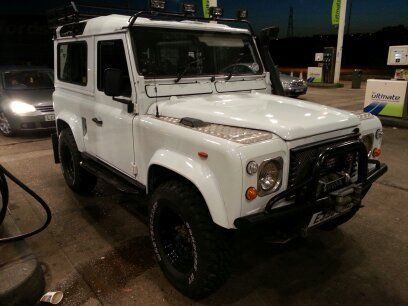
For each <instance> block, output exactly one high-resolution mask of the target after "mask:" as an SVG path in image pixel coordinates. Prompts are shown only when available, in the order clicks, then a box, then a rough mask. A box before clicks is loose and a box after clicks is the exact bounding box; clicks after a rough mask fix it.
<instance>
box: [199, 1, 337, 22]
mask: <svg viewBox="0 0 408 306" xmlns="http://www.w3.org/2000/svg"><path fill="white" fill-rule="evenodd" d="M203 1H204V0H203ZM340 7H341V0H333V6H332V13H331V20H332V25H339V21H340Z"/></svg>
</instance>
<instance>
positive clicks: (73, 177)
mask: <svg viewBox="0 0 408 306" xmlns="http://www.w3.org/2000/svg"><path fill="white" fill-rule="evenodd" d="M58 154H59V159H60V161H61V169H62V174H63V175H64V179H65V182H66V183H67V185H68V186H69V188H71V189H72V190H73V191H74V192H76V193H78V194H80V195H87V194H90V193H91V192H92V191H93V189H94V188H95V186H96V183H97V178H96V176H94V175H93V174H91V173H89V172H87V171H86V170H85V169H84V168H82V167H81V165H80V162H81V153H80V152H79V151H78V147H77V145H76V142H75V138H74V135H73V134H72V132H71V130H70V129H68V128H67V129H64V130H62V131H61V133H60V135H59V141H58Z"/></svg>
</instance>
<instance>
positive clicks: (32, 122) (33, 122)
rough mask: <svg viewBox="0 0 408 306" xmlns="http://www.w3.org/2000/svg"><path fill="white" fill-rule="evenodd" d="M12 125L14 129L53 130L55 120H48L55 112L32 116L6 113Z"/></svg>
mask: <svg viewBox="0 0 408 306" xmlns="http://www.w3.org/2000/svg"><path fill="white" fill-rule="evenodd" d="M6 115H7V119H8V120H9V123H10V126H11V128H12V129H13V130H14V131H35V130H53V129H55V120H54V121H46V120H45V118H46V116H48V115H54V113H45V114H38V115H30V116H18V115H14V114H6Z"/></svg>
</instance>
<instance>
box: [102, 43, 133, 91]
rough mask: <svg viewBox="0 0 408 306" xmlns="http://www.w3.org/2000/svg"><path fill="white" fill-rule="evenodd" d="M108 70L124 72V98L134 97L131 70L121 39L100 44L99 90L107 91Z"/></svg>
mask: <svg viewBox="0 0 408 306" xmlns="http://www.w3.org/2000/svg"><path fill="white" fill-rule="evenodd" d="M108 68H115V69H120V70H121V71H122V86H121V88H122V89H123V94H122V95H123V96H125V97H130V96H131V95H132V87H131V85H130V77H129V70H128V66H127V62H126V55H125V48H124V46H123V41H122V40H121V39H115V40H104V41H99V42H98V80H97V87H98V90H100V91H104V89H105V79H104V74H105V70H106V69H108Z"/></svg>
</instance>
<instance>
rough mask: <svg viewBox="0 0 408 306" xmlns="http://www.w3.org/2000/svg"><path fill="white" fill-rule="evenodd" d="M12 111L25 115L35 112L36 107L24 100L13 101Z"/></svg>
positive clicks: (11, 104)
mask: <svg viewBox="0 0 408 306" xmlns="http://www.w3.org/2000/svg"><path fill="white" fill-rule="evenodd" d="M10 108H11V111H12V112H13V113H15V114H18V115H23V114H27V113H33V112H35V111H36V109H35V107H34V106H32V105H31V104H28V103H25V102H22V101H12V102H11V103H10Z"/></svg>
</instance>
